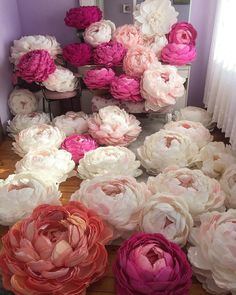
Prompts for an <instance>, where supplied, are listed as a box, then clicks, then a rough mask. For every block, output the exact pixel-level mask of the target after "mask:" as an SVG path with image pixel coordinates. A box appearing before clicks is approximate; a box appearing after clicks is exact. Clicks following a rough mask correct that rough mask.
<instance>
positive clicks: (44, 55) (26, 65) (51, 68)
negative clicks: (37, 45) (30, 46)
mask: <svg viewBox="0 0 236 295" xmlns="http://www.w3.org/2000/svg"><path fill="white" fill-rule="evenodd" d="M16 69H17V75H18V76H19V77H21V78H22V79H23V80H25V81H26V82H28V83H32V82H43V81H45V80H47V78H48V76H49V75H50V74H52V73H54V72H55V70H56V65H55V64H54V61H53V59H52V57H51V56H50V54H49V53H48V51H47V50H43V49H38V50H32V51H29V52H27V53H26V54H24V55H23V56H22V57H21V58H20V60H19V63H18V64H17V68H16Z"/></svg>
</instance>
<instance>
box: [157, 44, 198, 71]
mask: <svg viewBox="0 0 236 295" xmlns="http://www.w3.org/2000/svg"><path fill="white" fill-rule="evenodd" d="M196 56H197V53H196V48H195V47H194V46H191V45H186V44H176V43H170V44H167V45H166V46H165V47H164V48H163V49H162V51H161V60H162V61H163V62H165V63H168V64H170V65H176V66H183V65H186V64H188V63H191V62H192V61H194V60H195V59H196Z"/></svg>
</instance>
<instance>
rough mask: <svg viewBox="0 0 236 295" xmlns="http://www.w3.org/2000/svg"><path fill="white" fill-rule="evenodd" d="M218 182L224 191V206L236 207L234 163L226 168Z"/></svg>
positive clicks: (235, 172) (235, 168) (235, 169)
mask: <svg viewBox="0 0 236 295" xmlns="http://www.w3.org/2000/svg"><path fill="white" fill-rule="evenodd" d="M220 184H221V188H222V190H223V191H224V192H225V193H226V206H227V207H228V208H234V209H236V164H232V165H230V166H229V167H228V168H226V170H225V172H224V173H223V175H222V177H221V179H220Z"/></svg>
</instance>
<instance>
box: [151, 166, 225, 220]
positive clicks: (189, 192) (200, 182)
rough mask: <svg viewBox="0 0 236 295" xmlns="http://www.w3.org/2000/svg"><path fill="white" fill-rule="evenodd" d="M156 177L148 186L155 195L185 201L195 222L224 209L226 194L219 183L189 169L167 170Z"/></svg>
mask: <svg viewBox="0 0 236 295" xmlns="http://www.w3.org/2000/svg"><path fill="white" fill-rule="evenodd" d="M166 170H167V171H164V172H162V173H160V174H159V175H157V176H156V177H149V179H148V182H147V186H148V188H149V190H150V191H151V192H152V193H153V194H156V193H166V194H171V195H173V196H178V197H180V198H181V199H183V200H184V201H185V202H186V203H187V204H188V207H189V212H190V213H191V215H192V217H193V219H194V221H198V220H199V215H201V214H202V213H206V212H208V211H214V210H221V209H224V200H225V194H224V192H223V191H222V190H221V187H220V184H219V182H218V181H217V180H216V179H214V178H210V177H208V176H206V175H204V174H203V173H202V171H201V170H190V169H188V168H179V169H175V168H173V169H171V168H167V169H166Z"/></svg>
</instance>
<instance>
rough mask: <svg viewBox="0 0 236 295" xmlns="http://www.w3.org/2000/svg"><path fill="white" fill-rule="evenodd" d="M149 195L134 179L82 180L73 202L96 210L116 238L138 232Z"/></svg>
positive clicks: (106, 178)
mask: <svg viewBox="0 0 236 295" xmlns="http://www.w3.org/2000/svg"><path fill="white" fill-rule="evenodd" d="M149 195H150V193H149V191H148V189H147V187H146V185H145V184H144V183H138V182H137V181H136V179H135V178H133V177H132V176H112V175H107V176H100V177H95V178H93V179H91V180H85V181H83V182H82V184H81V186H80V189H79V190H78V191H76V192H75V193H74V194H73V195H72V196H71V199H72V200H75V201H77V200H78V201H79V202H81V203H83V204H84V205H85V206H87V207H88V208H90V209H92V210H94V211H95V212H96V213H97V214H98V215H99V216H100V217H101V218H102V219H103V220H104V221H106V222H107V223H108V224H109V225H110V226H111V227H112V228H113V232H114V236H113V239H116V238H118V237H120V236H123V237H126V236H127V235H129V234H131V233H132V231H134V230H135V229H136V227H137V225H138V215H139V213H140V210H141V208H142V206H143V205H144V203H145V201H146V199H147V197H148V196H149Z"/></svg>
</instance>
